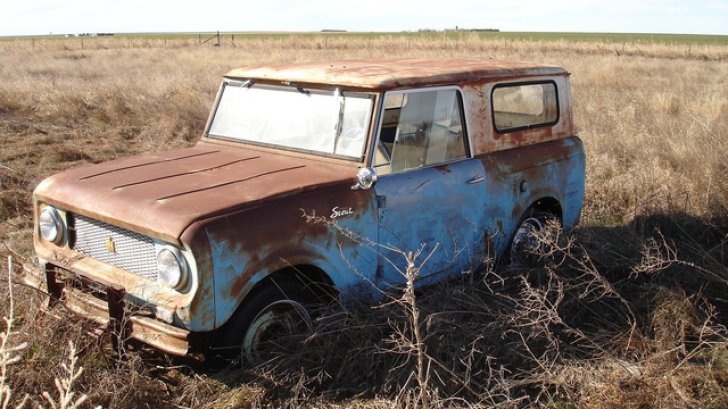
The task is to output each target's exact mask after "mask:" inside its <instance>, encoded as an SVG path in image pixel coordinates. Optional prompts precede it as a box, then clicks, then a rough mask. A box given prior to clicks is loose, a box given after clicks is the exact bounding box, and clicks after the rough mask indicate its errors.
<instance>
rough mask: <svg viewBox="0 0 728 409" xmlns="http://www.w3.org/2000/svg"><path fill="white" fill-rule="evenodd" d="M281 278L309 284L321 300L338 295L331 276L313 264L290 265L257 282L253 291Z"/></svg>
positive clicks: (309, 287)
mask: <svg viewBox="0 0 728 409" xmlns="http://www.w3.org/2000/svg"><path fill="white" fill-rule="evenodd" d="M279 280H285V281H292V282H299V283H301V285H305V286H307V287H308V289H309V290H310V291H311V292H312V293H313V294H315V295H316V297H318V298H319V299H321V300H327V299H332V298H334V296H335V295H336V294H335V293H336V291H335V289H334V283H333V281H331V278H330V277H329V276H328V275H327V274H326V273H325V272H324V271H323V270H321V269H320V268H318V267H316V266H312V265H299V266H290V267H286V268H284V269H282V270H278V271H276V272H274V273H273V274H270V275H269V276H267V277H266V278H264V279H263V280H262V281H261V282H260V283H258V284H256V285H255V287H253V289H252V290H251V293H252V292H253V291H258V290H259V289H260V288H262V287H264V286H266V285H270V284H271V283H272V282H274V281H279Z"/></svg>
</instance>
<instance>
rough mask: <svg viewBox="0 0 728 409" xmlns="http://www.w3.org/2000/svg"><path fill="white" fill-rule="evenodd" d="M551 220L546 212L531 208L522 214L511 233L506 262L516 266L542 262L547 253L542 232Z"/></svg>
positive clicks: (534, 264) (533, 264) (535, 264)
mask: <svg viewBox="0 0 728 409" xmlns="http://www.w3.org/2000/svg"><path fill="white" fill-rule="evenodd" d="M551 220H555V218H554V217H553V216H550V215H549V214H548V213H544V212H541V211H539V210H538V209H532V210H530V211H528V212H526V214H525V215H524V216H523V218H522V219H521V221H520V222H519V223H518V227H517V228H516V230H515V232H514V233H513V238H512V239H511V245H510V246H509V247H508V259H507V260H508V263H509V264H510V265H512V266H516V267H535V266H538V265H540V264H542V263H543V258H544V256H545V255H546V254H547V242H545V241H544V233H545V232H546V230H547V226H548V225H549V222H550V221H551Z"/></svg>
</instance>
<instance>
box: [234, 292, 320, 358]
mask: <svg viewBox="0 0 728 409" xmlns="http://www.w3.org/2000/svg"><path fill="white" fill-rule="evenodd" d="M253 291H255V292H254V293H253V294H251V295H250V297H249V298H247V299H246V300H245V301H244V302H243V304H242V305H241V306H240V308H239V309H238V311H237V312H236V314H235V315H234V316H233V318H231V323H230V324H231V325H230V327H229V329H228V333H227V335H226V337H225V339H226V340H225V344H226V345H235V346H237V348H239V351H240V355H239V358H240V363H241V365H243V366H247V367H254V366H257V365H260V364H262V363H264V362H266V361H268V360H270V359H272V358H274V357H276V356H278V355H281V354H285V353H290V352H291V351H292V350H294V349H295V345H294V343H295V341H294V339H295V338H296V336H299V335H302V334H305V333H307V332H310V331H311V328H312V321H311V314H310V312H309V309H308V307H309V306H310V305H311V304H312V303H313V302H314V301H316V297H315V295H314V294H313V293H312V292H311V291H310V290H308V289H307V288H306V285H305V284H304V283H303V282H301V281H297V280H293V279H291V280H285V281H281V280H278V281H274V280H271V281H270V282H269V283H267V284H265V286H264V287H263V288H260V289H259V290H253Z"/></svg>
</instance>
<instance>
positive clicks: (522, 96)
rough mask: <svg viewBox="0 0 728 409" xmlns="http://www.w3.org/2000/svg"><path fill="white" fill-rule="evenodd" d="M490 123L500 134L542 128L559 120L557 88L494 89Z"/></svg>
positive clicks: (515, 86) (521, 86) (551, 85)
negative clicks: (491, 121) (491, 120)
mask: <svg viewBox="0 0 728 409" xmlns="http://www.w3.org/2000/svg"><path fill="white" fill-rule="evenodd" d="M491 106H492V107H493V122H494V124H495V129H496V131H498V132H499V133H506V132H513V131H518V130H521V129H527V128H533V127H537V126H543V125H553V124H555V123H556V122H557V121H558V119H559V106H558V99H557V98H556V84H554V83H553V82H545V83H538V84H509V85H499V86H496V87H495V88H493V94H492V104H491Z"/></svg>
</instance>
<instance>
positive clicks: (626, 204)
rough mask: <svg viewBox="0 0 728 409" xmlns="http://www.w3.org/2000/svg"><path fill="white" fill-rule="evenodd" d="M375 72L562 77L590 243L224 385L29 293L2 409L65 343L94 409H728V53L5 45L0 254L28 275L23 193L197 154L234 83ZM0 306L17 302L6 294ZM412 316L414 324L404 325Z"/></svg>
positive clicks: (59, 371) (428, 43) (360, 42)
mask: <svg viewBox="0 0 728 409" xmlns="http://www.w3.org/2000/svg"><path fill="white" fill-rule="evenodd" d="M379 57H445V58H447V57H478V58H498V59H518V60H531V61H538V62H546V63H552V64H557V65H561V66H564V67H566V68H567V69H568V70H569V71H570V72H571V73H572V85H573V90H572V92H573V99H574V104H575V107H574V110H575V119H576V123H577V126H578V133H579V135H580V136H581V137H582V139H583V140H584V142H585V145H586V149H587V155H588V179H587V196H586V203H585V207H584V211H583V214H582V224H581V227H579V228H578V229H576V230H575V231H574V232H573V233H572V234H570V235H569V236H568V237H560V238H558V240H555V241H554V243H553V244H554V246H555V250H554V254H553V257H552V261H551V262H550V263H549V264H548V265H547V266H546V267H544V268H541V269H534V270H529V271H512V270H507V269H506V270H503V269H500V270H493V271H486V272H481V273H478V274H472V275H466V276H464V277H463V279H462V280H461V281H456V282H453V283H448V284H447V285H442V286H438V287H437V288H430V289H427V290H425V291H424V292H422V293H418V294H416V296H415V295H412V297H414V298H412V297H410V298H407V300H408V301H407V302H408V304H404V305H403V304H402V303H398V302H393V303H390V304H387V305H386V306H382V307H380V308H377V309H371V308H369V307H367V306H356V305H355V306H341V305H332V306H328V307H327V309H326V311H323V312H322V317H325V319H321V320H319V322H318V323H317V327H316V331H315V333H314V336H312V337H310V338H309V339H308V341H307V342H308V343H309V348H306V349H305V350H304V351H302V352H301V354H299V355H296V356H289V357H282V358H281V360H279V361H278V362H277V363H276V365H271V366H268V367H264V368H259V369H258V370H256V371H240V370H237V371H236V370H232V369H229V370H225V371H222V372H220V373H216V374H210V373H206V372H205V371H204V370H203V369H202V368H201V367H200V366H199V363H197V362H196V361H194V360H179V359H170V358H169V357H166V356H164V355H163V354H159V353H156V352H155V351H149V350H147V349H144V348H142V349H141V350H135V351H131V352H130V354H128V356H127V358H126V359H124V360H119V359H118V358H116V356H115V355H114V354H113V353H112V352H111V351H110V350H109V348H108V347H106V346H105V345H106V343H104V342H98V341H97V340H95V339H94V337H90V336H88V335H86V333H85V331H84V330H83V329H84V328H86V327H87V326H86V325H85V324H84V323H83V322H81V321H77V320H74V319H73V318H72V317H70V316H66V314H65V313H64V312H63V311H59V314H63V320H60V321H59V320H57V319H54V318H50V317H46V316H42V315H37V305H38V304H39V302H40V296H39V295H38V294H34V293H32V292H29V291H28V290H27V289H24V288H22V287H20V286H14V287H13V288H14V289H15V290H16V291H15V293H16V302H15V306H14V311H7V307H8V305H7V304H6V303H4V302H0V311H3V315H4V314H13V316H14V317H15V321H14V322H15V324H14V325H15V328H16V332H15V334H14V337H16V338H15V339H16V341H17V343H15V344H14V345H20V344H22V343H23V342H27V347H26V348H25V349H24V350H23V353H22V360H21V361H20V362H17V363H15V364H13V365H12V366H10V367H8V370H9V371H11V375H12V376H11V377H9V378H8V379H9V380H10V381H9V384H8V386H9V387H11V389H12V390H13V391H14V394H13V396H14V397H17V398H18V399H20V398H22V397H23V396H25V395H26V394H28V395H29V396H30V399H31V401H32V402H35V403H36V404H42V405H45V404H46V403H47V402H46V400H45V398H44V397H43V396H42V395H41V394H40V393H39V391H55V390H56V388H55V386H54V380H55V379H57V378H58V377H62V376H63V375H64V373H63V367H62V366H61V364H63V363H65V362H67V360H68V352H69V351H68V345H69V343H68V342H69V341H70V342H72V345H74V346H75V348H77V349H78V350H80V351H81V352H80V354H79V356H80V362H79V363H78V365H80V366H83V367H84V371H83V373H82V374H81V375H80V378H79V379H78V380H77V381H76V382H75V388H76V390H77V391H78V393H79V394H80V393H83V394H85V395H86V396H88V400H87V401H86V402H85V403H84V405H87V406H90V405H93V406H95V405H102V406H104V407H110V408H111V407H114V408H116V407H119V408H134V407H144V406H148V407H179V406H185V407H258V406H261V405H267V406H287V407H313V406H319V407H339V406H347V407H360V408H378V407H391V406H393V405H394V406H402V407H414V406H417V405H421V404H423V403H425V404H429V405H430V406H433V407H446V406H448V407H449V406H453V407H472V406H475V407H477V406H486V407H526V406H540V407H550V408H575V407H586V408H613V407H614V408H640V407H654V408H680V407H684V408H719V407H725V406H726V405H728V352H726V351H727V350H726V346H728V332H726V329H725V325H726V324H728V301H726V297H725V294H726V290H728V282H727V281H726V280H728V269H727V265H728V264H727V263H728V254H726V250H728V249H727V248H726V241H727V237H728V236H727V234H728V213H727V211H728V197H727V195H728V166H727V165H726V164H727V163H728V82H726V78H728V64H726V63H725V61H726V60H727V59H728V48H726V47H721V46H697V45H692V46H690V45H685V46H678V45H666V44H629V43H623V44H622V43H620V44H601V43H593V44H592V43H567V42H525V41H523V42H521V41H481V40H479V39H478V38H477V37H475V36H469V35H467V34H466V35H463V36H461V37H460V38H458V39H447V38H444V37H443V38H442V39H441V40H433V39H432V38H427V39H424V38H423V39H419V38H417V37H409V38H408V37H398V36H383V37H381V38H377V37H372V38H352V39H346V38H327V37H320V38H304V37H301V36H295V35H293V36H289V37H284V38H282V39H268V40H266V39H255V40H249V41H243V40H237V39H236V41H235V43H234V44H229V43H228V44H226V43H224V44H223V46H222V47H211V46H208V45H204V46H200V45H198V44H197V41H187V40H174V41H173V40H166V41H165V40H151V39H148V40H138V39H113V38H111V39H98V40H94V41H90V40H87V41H85V42H84V43H83V47H81V43H80V42H79V40H77V39H73V40H59V41H51V40H47V41H44V40H36V41H34V42H32V43H31V42H29V41H14V42H13V41H5V42H2V43H0V60H2V62H3V63H2V65H0V78H2V81H0V135H2V150H1V151H0V255H2V256H3V259H5V258H6V257H7V256H8V255H13V256H14V258H15V259H16V260H17V261H23V260H28V261H30V260H31V258H32V252H31V234H30V230H31V226H32V220H31V213H30V207H31V200H30V193H31V191H32V189H33V187H34V186H35V185H36V184H37V183H38V182H39V181H40V180H42V179H43V178H44V177H46V176H49V175H51V174H53V173H56V172H58V171H60V170H63V169H67V168H70V167H76V166H81V165H84V164H87V163H95V162H100V161H104V160H108V159H112V158H116V157H120V156H127V155H132V154H135V153H139V152H145V151H152V150H159V149H172V148H176V147H181V146H187V145H189V144H191V143H194V141H195V140H196V139H197V138H198V136H199V134H200V132H201V131H202V127H203V125H204V122H205V119H206V117H207V113H208V109H209V106H210V104H211V102H212V100H213V98H214V95H215V92H216V88H217V85H218V83H219V80H220V76H221V74H223V73H225V72H226V71H228V70H229V69H231V68H234V67H238V66H243V65H249V64H257V63H277V62H292V61H305V60H323V59H338V58H379ZM401 261H402V262H404V260H401ZM403 266H405V267H406V265H403ZM2 272H3V274H2V275H5V274H7V268H4V269H3V270H2ZM19 273H20V272H19V271H18V269H17V268H16V269H15V271H13V272H12V275H13V277H17V276H18V275H19ZM0 288H4V290H3V293H5V292H7V284H5V285H4V287H0ZM2 298H3V299H4V298H5V297H2ZM397 299H398V298H397V297H395V298H394V300H397ZM415 307H416V310H417V311H419V312H418V313H419V314H420V315H419V317H418V319H417V320H413V319H412V318H413V317H412V315H411V313H410V314H407V311H414V310H415ZM413 322H420V325H419V326H418V330H419V332H413V328H412V323H413ZM415 334H416V335H417V336H416V337H415V336H414V335H415ZM413 340H414V341H413ZM417 340H419V342H416V341H417ZM408 342H410V344H407V343H408ZM415 374H416V375H418V376H415ZM18 402H19V401H14V402H13V403H14V404H17V403H18Z"/></svg>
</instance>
